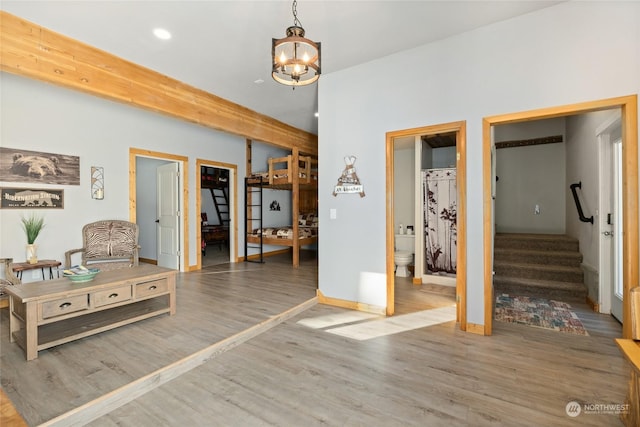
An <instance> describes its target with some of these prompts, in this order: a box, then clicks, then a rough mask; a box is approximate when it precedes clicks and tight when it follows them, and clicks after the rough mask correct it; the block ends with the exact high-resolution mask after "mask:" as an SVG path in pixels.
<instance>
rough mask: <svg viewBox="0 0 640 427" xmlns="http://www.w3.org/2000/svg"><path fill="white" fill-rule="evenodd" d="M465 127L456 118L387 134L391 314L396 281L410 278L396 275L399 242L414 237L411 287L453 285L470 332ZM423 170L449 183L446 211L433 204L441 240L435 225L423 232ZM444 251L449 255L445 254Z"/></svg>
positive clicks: (459, 317) (462, 320) (462, 324)
mask: <svg viewBox="0 0 640 427" xmlns="http://www.w3.org/2000/svg"><path fill="white" fill-rule="evenodd" d="M465 130H466V123H465V122H454V123H448V124H443V125H434V126H426V127H423V128H415V129H407V130H403V131H397V132H389V133H387V147H388V149H387V171H388V175H387V177H388V180H387V183H388V185H387V191H388V193H390V195H391V200H392V201H393V202H392V203H391V204H390V205H388V211H387V301H388V305H387V314H389V315H390V314H393V313H394V312H395V291H396V289H397V286H396V281H406V278H404V277H396V274H395V271H396V263H395V261H396V257H395V252H396V249H395V248H396V242H397V240H401V241H404V240H409V239H407V237H409V236H413V237H412V239H411V240H413V242H414V243H413V254H414V260H413V265H411V268H410V272H411V274H410V281H411V284H412V285H413V288H414V289H415V290H417V291H420V290H421V289H422V288H425V289H426V288H428V287H430V286H431V287H435V288H439V290H442V289H445V290H446V289H450V291H451V295H452V296H453V298H454V300H455V301H457V312H456V317H457V321H458V322H459V323H460V327H461V329H462V330H466V307H465V302H464V295H465V287H466V275H465V272H466V258H465V257H466V249H465V245H466V242H465V216H466V214H465V211H466V208H465V201H466V200H465V197H466V194H465V188H466V185H465V180H466V178H465V176H466V171H465V168H466V133H465ZM423 170H432V172H433V174H434V175H438V176H440V175H442V176H444V177H445V178H446V183H442V184H440V183H438V186H439V188H440V187H441V188H445V187H447V196H448V197H446V200H444V199H445V197H443V198H440V202H441V203H446V204H447V208H446V209H445V212H444V213H442V206H443V205H440V207H438V206H434V207H433V209H434V210H433V212H435V215H433V218H432V219H431V221H433V220H434V218H438V219H439V220H441V221H442V218H441V217H444V218H445V221H444V228H440V231H441V234H442V237H443V240H442V242H440V241H439V240H437V239H436V236H435V234H437V233H438V228H437V227H436V225H435V224H433V223H432V224H431V225H433V227H432V228H433V229H434V230H435V231H434V232H432V233H431V234H425V217H426V215H425V212H428V208H427V209H425V204H424V203H423V201H424V200H425V194H427V195H428V194H429V193H428V191H429V190H426V192H425V188H426V187H425V186H424V185H423V175H424V176H425V178H426V174H427V173H425V172H423ZM425 182H426V181H425ZM431 183H432V182H431ZM432 184H433V183H432ZM426 199H428V197H426ZM452 207H453V209H452ZM427 219H428V218H427ZM429 238H431V246H430V248H429V251H430V255H431V256H430V257H427V252H429V251H426V250H425V249H426V242H428V240H427V239H429ZM437 245H441V246H446V248H444V247H443V248H442V249H441V250H440V252H439V253H438V257H434V254H435V251H437ZM434 247H436V249H433V248H434ZM444 249H446V251H445V250H444ZM444 252H446V256H444V255H442V254H443V253H444ZM440 257H441V258H440ZM436 258H437V259H436ZM434 259H435V260H436V261H438V263H439V264H440V262H441V261H442V262H443V263H444V264H442V265H443V266H444V267H443V270H445V271H444V273H443V272H439V271H437V269H434V268H433V267H434V264H433V261H434ZM428 260H429V261H428ZM445 265H446V266H445ZM429 266H431V267H432V268H431V269H429ZM454 266H455V270H453V268H452V267H454ZM438 273H439V274H438ZM452 273H455V274H452ZM425 276H426V277H425ZM425 279H426V280H425ZM392 304H393V305H392Z"/></svg>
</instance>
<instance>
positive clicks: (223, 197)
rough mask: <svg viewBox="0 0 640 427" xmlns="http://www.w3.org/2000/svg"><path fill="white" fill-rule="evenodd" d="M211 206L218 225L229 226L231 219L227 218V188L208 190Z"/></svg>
mask: <svg viewBox="0 0 640 427" xmlns="http://www.w3.org/2000/svg"><path fill="white" fill-rule="evenodd" d="M209 190H210V191H211V197H212V198H213V205H214V206H215V208H216V213H217V214H218V220H219V221H220V225H224V226H229V223H230V222H231V218H229V198H228V197H227V188H226V187H222V188H210V189H209Z"/></svg>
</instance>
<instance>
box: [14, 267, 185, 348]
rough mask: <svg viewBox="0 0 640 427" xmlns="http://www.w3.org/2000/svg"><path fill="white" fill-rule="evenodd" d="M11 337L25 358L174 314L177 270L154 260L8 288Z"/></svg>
mask: <svg viewBox="0 0 640 427" xmlns="http://www.w3.org/2000/svg"><path fill="white" fill-rule="evenodd" d="M5 292H6V293H7V294H8V295H9V309H10V316H9V319H10V320H9V322H10V339H11V342H16V343H18V345H19V346H20V347H22V348H23V349H24V350H25V353H26V356H27V360H33V359H35V358H36V357H38V351H40V350H44V349H46V348H50V347H53V346H56V345H60V344H64V343H66V342H69V341H73V340H77V339H80V338H84V337H87V336H90V335H94V334H97V333H100V332H103V331H107V330H109V329H113V328H117V327H119V326H123V325H127V324H130V323H133V322H137V321H139V320H143V319H147V318H149V317H153V316H158V315H160V314H164V313H169V315H173V314H175V312H176V271H175V270H170V269H167V268H163V267H158V266H155V265H150V264H142V265H140V266H138V267H131V268H121V269H118V270H112V271H104V272H101V273H99V274H98V275H97V276H96V277H95V278H94V279H93V280H92V281H91V282H87V283H73V282H71V281H70V280H69V279H67V278H62V279H54V280H48V281H46V282H44V281H41V282H32V283H25V284H22V285H17V286H7V288H5Z"/></svg>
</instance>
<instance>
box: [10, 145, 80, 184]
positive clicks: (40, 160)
mask: <svg viewBox="0 0 640 427" xmlns="http://www.w3.org/2000/svg"><path fill="white" fill-rule="evenodd" d="M0 181H6V182H29V183H38V184H57V185H80V157H78V156H70V155H66V154H52V153H43V152H41V151H29V150H23V149H19V148H7V147H0Z"/></svg>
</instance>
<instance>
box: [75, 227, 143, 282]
mask: <svg viewBox="0 0 640 427" xmlns="http://www.w3.org/2000/svg"><path fill="white" fill-rule="evenodd" d="M138 234H139V231H138V225H137V224H134V223H132V222H129V221H121V220H106V221H96V222H92V223H91V224H87V225H85V226H84V227H82V248H80V249H72V250H70V251H67V252H65V268H69V267H71V266H72V265H76V264H82V265H84V266H87V267H91V268H99V269H100V270H103V271H104V270H113V269H116V268H123V267H133V266H137V265H138V250H139V249H140V246H139V245H138ZM75 254H81V259H80V262H78V261H76V262H75V263H74V262H72V256H74V255H75ZM75 258H77V256H76V257H75Z"/></svg>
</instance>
